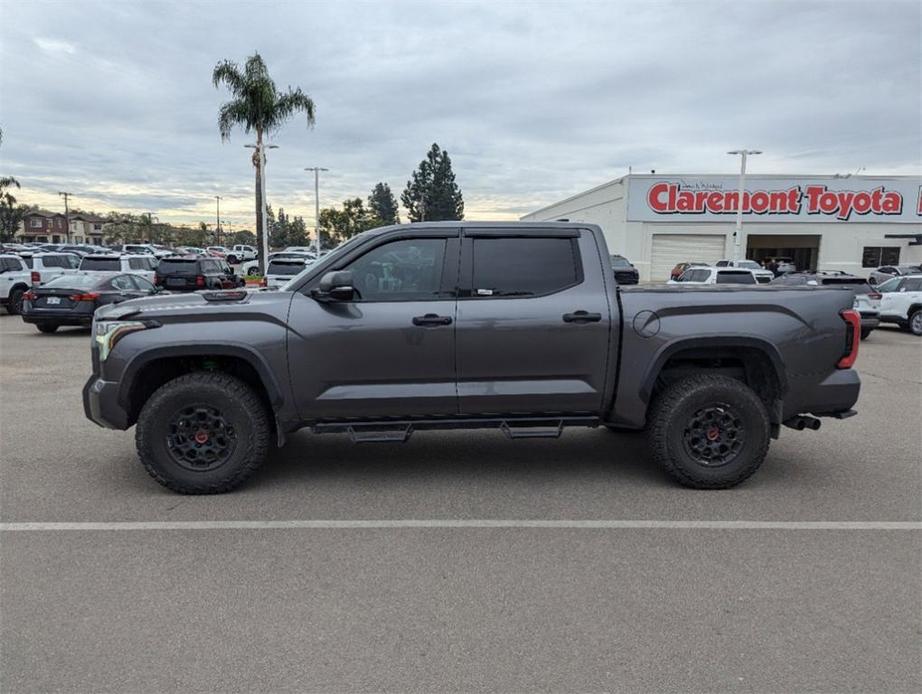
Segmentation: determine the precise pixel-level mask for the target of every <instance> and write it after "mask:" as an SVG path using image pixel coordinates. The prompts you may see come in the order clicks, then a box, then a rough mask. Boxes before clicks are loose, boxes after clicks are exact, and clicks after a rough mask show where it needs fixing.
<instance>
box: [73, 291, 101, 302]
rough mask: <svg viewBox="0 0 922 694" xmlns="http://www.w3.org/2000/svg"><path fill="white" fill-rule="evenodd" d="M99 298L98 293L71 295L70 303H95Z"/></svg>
mask: <svg viewBox="0 0 922 694" xmlns="http://www.w3.org/2000/svg"><path fill="white" fill-rule="evenodd" d="M98 298H99V293H98V292H84V293H82V294H71V295H70V300H71V301H96V299H98Z"/></svg>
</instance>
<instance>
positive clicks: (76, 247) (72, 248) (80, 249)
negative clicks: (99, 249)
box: [58, 243, 96, 258]
mask: <svg viewBox="0 0 922 694" xmlns="http://www.w3.org/2000/svg"><path fill="white" fill-rule="evenodd" d="M58 250H59V251H66V252H67V253H76V254H77V255H79V256H80V257H81V258H82V257H83V256H85V255H89V254H90V253H95V252H96V250H95V246H88V245H85V244H79V243H69V244H65V245H63V246H61V247H60V248H59V249H58Z"/></svg>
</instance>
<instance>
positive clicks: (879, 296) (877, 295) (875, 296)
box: [868, 292, 884, 300]
mask: <svg viewBox="0 0 922 694" xmlns="http://www.w3.org/2000/svg"><path fill="white" fill-rule="evenodd" d="M883 297H884V295H883V294H881V293H880V292H868V298H869V299H875V300H876V299H882V298H883Z"/></svg>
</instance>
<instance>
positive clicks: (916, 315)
mask: <svg viewBox="0 0 922 694" xmlns="http://www.w3.org/2000/svg"><path fill="white" fill-rule="evenodd" d="M906 326H907V330H909V332H911V333H912V334H913V335H922V308H917V309H916V310H915V311H913V312H912V313H910V314H909V321H908V322H907V323H906Z"/></svg>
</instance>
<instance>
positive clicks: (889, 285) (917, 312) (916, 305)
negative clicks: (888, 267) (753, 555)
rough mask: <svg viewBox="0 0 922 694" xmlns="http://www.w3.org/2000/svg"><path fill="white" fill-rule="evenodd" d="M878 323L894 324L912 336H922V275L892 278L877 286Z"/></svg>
mask: <svg viewBox="0 0 922 694" xmlns="http://www.w3.org/2000/svg"><path fill="white" fill-rule="evenodd" d="M877 291H879V292H880V322H881V323H896V324H897V325H899V326H900V327H901V328H903V329H904V330H909V332H911V333H912V334H913V335H922V275H908V276H906V277H894V278H893V279H891V280H887V281H886V282H883V283H881V284H879V285H877Z"/></svg>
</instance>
